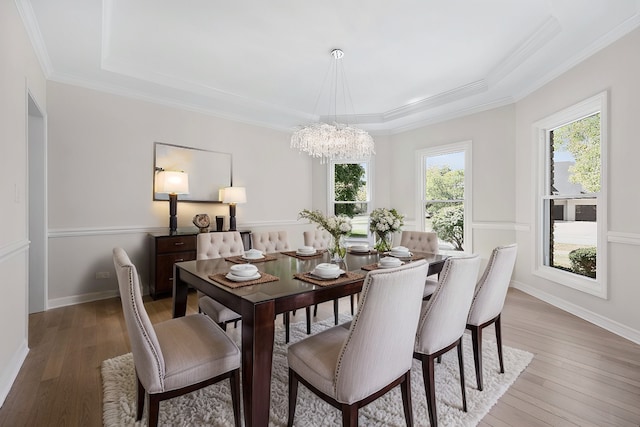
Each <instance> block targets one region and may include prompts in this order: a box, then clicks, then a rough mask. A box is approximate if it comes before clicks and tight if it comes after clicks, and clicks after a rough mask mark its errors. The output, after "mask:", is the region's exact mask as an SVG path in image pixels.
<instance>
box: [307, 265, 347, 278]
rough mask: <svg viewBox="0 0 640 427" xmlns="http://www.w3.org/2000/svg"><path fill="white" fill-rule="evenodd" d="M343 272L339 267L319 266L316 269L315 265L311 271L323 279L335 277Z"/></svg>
mask: <svg viewBox="0 0 640 427" xmlns="http://www.w3.org/2000/svg"><path fill="white" fill-rule="evenodd" d="M342 273H343V270H340V269H339V268H321V269H319V270H318V268H317V267H316V269H315V270H313V271H312V272H311V274H313V275H314V276H318V277H321V278H323V279H335V278H337V277H338V276H340V275H341V274H342Z"/></svg>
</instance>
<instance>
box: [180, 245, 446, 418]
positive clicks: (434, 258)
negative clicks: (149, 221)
mask: <svg viewBox="0 0 640 427" xmlns="http://www.w3.org/2000/svg"><path fill="white" fill-rule="evenodd" d="M384 256H385V255H384V254H379V253H377V252H376V251H373V250H372V251H368V252H364V253H351V252H349V251H348V252H347V255H346V256H345V258H344V259H343V260H342V261H341V262H339V267H340V269H341V270H342V271H343V274H342V275H341V276H340V277H339V278H337V279H335V280H323V279H319V278H318V277H315V276H311V275H310V274H309V273H310V272H311V271H312V270H314V268H315V266H316V265H317V264H319V263H329V262H331V259H330V255H329V253H328V252H326V251H323V252H318V253H316V254H313V255H301V254H298V253H297V252H296V251H290V252H289V251H285V252H279V253H273V254H265V255H264V257H263V258H261V259H254V260H247V259H245V258H244V257H243V256H235V257H226V258H216V259H207V260H196V261H184V262H178V263H175V264H174V275H173V277H174V283H173V317H181V316H184V315H185V314H186V308H187V295H188V290H189V288H190V287H191V288H195V289H197V290H198V291H200V292H202V293H203V294H205V295H208V296H209V297H211V298H213V299H214V300H216V301H218V302H220V303H221V304H223V305H225V306H226V307H228V308H230V309H231V310H233V311H235V312H237V313H239V314H240V315H241V316H242V321H241V373H242V401H243V408H244V418H245V425H246V426H249V427H252V426H266V425H268V422H269V411H270V398H271V396H270V392H271V368H272V357H273V344H274V334H275V318H276V315H277V314H280V313H288V312H290V311H293V310H297V309H302V308H306V307H309V306H312V305H314V304H318V303H322V302H325V301H332V300H336V299H337V298H341V297H344V296H350V295H353V294H357V293H358V292H360V291H361V289H362V286H363V283H364V278H365V276H366V273H367V272H368V271H370V270H373V269H376V268H378V262H379V260H380V258H381V257H384ZM446 258H448V257H447V256H446V255H440V254H432V253H420V252H414V253H413V254H412V256H411V257H410V258H409V259H405V260H404V261H405V262H412V261H415V260H418V259H426V261H427V262H428V263H429V275H432V274H437V273H439V272H440V271H441V270H442V267H443V265H444V262H445V260H446ZM243 262H250V263H253V264H254V265H255V266H256V267H257V268H258V270H259V273H260V279H258V280H253V281H246V282H237V283H236V282H233V283H232V282H231V281H229V280H228V279H227V274H228V273H229V271H230V268H231V266H233V265H235V264H238V263H243ZM245 285H246V286H245Z"/></svg>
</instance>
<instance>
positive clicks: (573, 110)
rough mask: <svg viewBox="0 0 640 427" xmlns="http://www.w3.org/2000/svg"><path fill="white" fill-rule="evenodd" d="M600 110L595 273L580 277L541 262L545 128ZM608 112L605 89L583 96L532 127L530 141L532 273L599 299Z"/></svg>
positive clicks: (603, 292)
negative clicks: (532, 158)
mask: <svg viewBox="0 0 640 427" xmlns="http://www.w3.org/2000/svg"><path fill="white" fill-rule="evenodd" d="M598 111H599V112H600V168H601V169H600V180H601V182H600V192H599V193H597V195H596V200H597V202H596V210H597V241H596V245H597V246H596V248H597V249H596V265H597V275H596V278H595V279H592V278H589V277H585V276H581V275H579V274H576V273H571V272H568V271H563V270H560V269H558V268H554V267H549V266H546V265H544V240H545V235H544V233H545V225H544V211H543V209H544V198H545V197H546V196H547V194H546V188H547V187H546V184H547V183H548V176H549V166H550V165H549V162H547V158H546V157H547V145H548V144H549V141H548V133H549V131H551V130H553V129H556V128H558V127H561V126H563V125H565V124H568V123H570V122H573V121H576V120H580V119H581V118H585V117H588V116H590V115H592V114H594V113H597V112H598ZM608 123H609V113H608V92H607V91H604V92H601V93H599V94H597V95H595V96H592V97H590V98H587V99H585V100H583V101H581V102H579V103H577V104H574V105H572V106H569V107H567V108H565V109H563V110H560V111H558V112H556V113H554V114H552V115H550V116H548V117H545V118H544V119H542V120H539V121H537V122H535V123H534V124H533V126H532V141H533V148H534V154H535V156H534V158H535V162H534V164H535V168H534V170H533V175H534V178H533V179H534V185H535V191H534V197H535V200H534V203H533V206H534V209H535V212H534V216H533V217H534V218H535V228H534V232H535V236H534V238H533V239H531V240H532V246H533V247H532V254H533V263H532V274H533V275H535V276H538V277H541V278H543V279H547V280H550V281H552V282H555V283H558V284H560V285H563V286H567V287H570V288H573V289H576V290H579V291H582V292H585V293H588V294H591V295H595V296H597V297H599V298H603V299H607V298H608V289H607V288H608V286H607V277H608V275H607V230H608V221H607V212H608V210H607V198H608V179H607V177H608V173H607V170H608V156H607V153H608V145H609V137H608V135H609V126H608Z"/></svg>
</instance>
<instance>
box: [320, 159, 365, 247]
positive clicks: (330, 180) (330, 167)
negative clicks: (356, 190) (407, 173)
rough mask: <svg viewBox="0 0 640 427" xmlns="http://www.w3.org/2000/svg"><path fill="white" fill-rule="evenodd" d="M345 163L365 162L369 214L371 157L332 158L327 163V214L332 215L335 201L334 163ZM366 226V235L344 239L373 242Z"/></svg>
mask: <svg viewBox="0 0 640 427" xmlns="http://www.w3.org/2000/svg"><path fill="white" fill-rule="evenodd" d="M345 163H366V164H367V166H366V168H367V201H366V202H365V203H366V204H367V216H369V214H371V211H372V210H373V195H374V194H375V192H374V175H375V174H374V161H373V157H371V158H368V159H333V160H331V161H329V162H328V164H327V188H328V190H329V191H327V214H329V215H333V212H334V210H333V205H334V203H335V202H336V200H335V199H336V193H335V182H334V178H335V165H337V164H345ZM368 230H369V228H368V227H367V237H366V238H365V237H352V236H349V237H348V238H347V239H346V241H347V242H349V243H373V236H372V235H371V232H370V231H368Z"/></svg>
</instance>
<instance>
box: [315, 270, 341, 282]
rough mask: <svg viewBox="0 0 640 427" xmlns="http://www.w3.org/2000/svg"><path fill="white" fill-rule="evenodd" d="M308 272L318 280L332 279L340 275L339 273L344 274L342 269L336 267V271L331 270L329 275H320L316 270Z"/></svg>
mask: <svg viewBox="0 0 640 427" xmlns="http://www.w3.org/2000/svg"><path fill="white" fill-rule="evenodd" d="M309 274H310V275H311V276H313V277H314V278H316V279H320V280H333V279H337V278H338V277H340V275H342V274H344V270H342V269H338V270H337V271H335V272H333V271H332V272H331V275H330V276H329V275H325V274H323V275H320V274H318V273H317V272H315V270H313V271H311V272H310V273H309Z"/></svg>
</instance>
